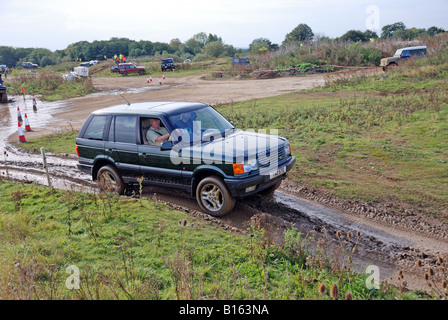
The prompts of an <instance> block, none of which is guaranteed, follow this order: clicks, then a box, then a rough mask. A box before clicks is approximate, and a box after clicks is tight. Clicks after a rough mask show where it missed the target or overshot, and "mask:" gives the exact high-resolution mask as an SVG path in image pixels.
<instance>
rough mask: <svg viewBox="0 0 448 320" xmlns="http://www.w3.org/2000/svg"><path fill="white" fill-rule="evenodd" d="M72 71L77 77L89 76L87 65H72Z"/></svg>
mask: <svg viewBox="0 0 448 320" xmlns="http://www.w3.org/2000/svg"><path fill="white" fill-rule="evenodd" d="M73 72H74V73H75V75H76V76H77V77H81V78H87V77H89V68H87V67H74V68H73Z"/></svg>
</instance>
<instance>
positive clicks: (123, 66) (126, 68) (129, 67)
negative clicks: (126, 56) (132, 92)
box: [117, 62, 146, 76]
mask: <svg viewBox="0 0 448 320" xmlns="http://www.w3.org/2000/svg"><path fill="white" fill-rule="evenodd" d="M117 72H118V73H119V74H121V75H123V76H127V75H128V74H129V73H138V74H139V75H142V74H145V72H146V70H145V67H142V66H136V65H135V64H134V63H131V62H130V63H119V64H118V71H117Z"/></svg>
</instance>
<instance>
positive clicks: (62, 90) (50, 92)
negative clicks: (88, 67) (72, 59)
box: [8, 73, 95, 101]
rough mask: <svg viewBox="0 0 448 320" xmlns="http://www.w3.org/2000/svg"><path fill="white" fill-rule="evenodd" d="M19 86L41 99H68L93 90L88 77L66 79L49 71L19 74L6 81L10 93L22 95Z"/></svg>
mask: <svg viewBox="0 0 448 320" xmlns="http://www.w3.org/2000/svg"><path fill="white" fill-rule="evenodd" d="M21 86H22V88H23V89H24V91H25V93H26V94H37V95H41V99H42V100H47V101H57V100H64V99H69V98H73V97H78V96H82V95H86V94H88V93H92V92H94V91H95V90H94V88H93V85H92V81H91V79H90V78H79V79H76V80H73V81H66V80H65V79H64V78H63V77H62V76H61V75H57V74H50V73H39V74H37V75H28V74H25V75H19V76H15V77H14V78H13V79H12V81H11V82H9V81H8V91H9V92H10V93H12V94H17V95H22V90H21Z"/></svg>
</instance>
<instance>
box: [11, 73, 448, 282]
mask: <svg viewBox="0 0 448 320" xmlns="http://www.w3.org/2000/svg"><path fill="white" fill-rule="evenodd" d="M166 76H167V77H166V79H165V80H163V81H162V85H159V83H158V79H157V78H156V79H154V78H153V79H152V80H153V81H152V83H150V84H148V83H147V81H146V77H137V76H129V77H119V78H93V84H94V87H95V88H96V89H97V90H98V91H99V92H98V93H97V94H93V95H88V96H85V97H80V98H75V99H70V100H69V101H68V103H69V105H68V106H66V107H64V108H63V110H58V112H57V113H56V114H54V116H55V117H56V118H58V119H62V121H60V122H58V124H57V126H59V127H62V128H64V127H65V128H67V127H70V128H74V129H79V128H80V127H81V125H82V123H83V122H84V120H85V118H86V117H87V115H88V114H89V113H90V112H91V111H93V110H96V109H99V108H103V107H107V106H112V105H116V104H122V103H125V100H124V99H123V98H122V97H120V96H119V95H118V93H122V94H123V96H124V97H125V98H126V99H127V100H128V101H129V102H131V103H133V102H140V101H167V100H183V101H202V102H207V103H210V104H212V105H214V104H221V103H229V102H232V101H242V100H249V99H253V98H262V97H271V96H275V95H279V94H284V93H288V92H297V91H299V90H302V89H310V88H313V87H316V86H320V85H323V84H324V83H325V80H326V78H325V76H323V75H311V76H306V77H304V76H302V77H287V78H276V79H266V80H244V81H232V80H203V79H201V77H188V78H170V76H169V73H168V74H166ZM54 130H55V129H54V128H52V129H51V131H54ZM48 132H49V130H48V129H45V128H34V132H31V133H28V134H27V138H28V139H32V138H33V137H36V136H41V135H43V134H46V133H48ZM13 140H16V137H13ZM62 171H63V170H62ZM61 177H62V174H61ZM81 180H82V179H81ZM280 191H281V193H279V194H278V195H277V197H276V198H277V199H276V200H275V201H273V200H272V199H271V200H269V199H257V200H254V199H248V200H245V201H242V202H240V203H239V204H238V205H237V207H236V209H235V210H234V212H232V213H231V214H230V215H229V216H227V217H225V218H223V219H220V220H216V219H212V220H215V221H217V222H218V223H221V224H224V225H226V226H228V227H231V228H236V229H238V230H245V229H246V227H247V226H248V224H249V223H250V222H251V221H254V220H257V221H263V223H264V225H265V227H267V228H270V229H271V230H272V234H273V235H274V237H275V235H276V234H278V233H277V232H276V231H281V230H284V228H286V227H290V226H294V227H296V228H298V229H299V230H300V231H302V232H304V233H307V232H311V231H312V232H315V233H317V234H319V235H320V236H322V235H323V234H324V232H323V231H322V230H323V229H324V230H326V231H325V232H327V233H328V234H329V238H330V239H332V240H335V241H336V242H337V241H338V239H336V238H335V234H336V231H337V230H341V231H344V232H345V233H346V232H348V231H350V232H352V233H354V232H356V231H358V230H361V234H362V235H363V236H365V237H363V238H362V240H361V241H360V244H359V246H358V254H357V255H356V260H357V262H358V263H359V265H361V266H364V267H365V266H367V265H371V264H375V265H379V266H380V267H381V270H382V280H388V281H389V282H393V283H395V282H396V281H395V278H396V275H397V274H398V270H399V269H403V270H407V273H405V275H406V279H404V280H405V281H407V283H408V286H409V288H419V289H423V290H425V289H428V287H427V285H426V283H425V282H424V281H423V277H422V275H420V274H419V272H420V271H418V272H415V271H416V268H415V263H416V261H417V259H422V260H423V261H424V262H425V263H427V264H428V265H434V264H435V260H436V259H437V257H438V256H439V255H441V256H444V257H445V258H446V257H448V245H447V244H448V242H447V239H448V229H447V228H446V226H444V225H443V224H441V223H440V222H438V221H435V220H430V219H429V218H427V217H425V216H419V215H412V216H407V215H406V214H404V213H400V212H399V210H395V208H387V207H385V206H381V204H377V205H373V206H372V205H371V204H365V203H352V202H347V201H343V200H340V199H336V198H334V197H331V196H330V195H328V194H325V193H322V192H319V191H318V190H310V189H308V188H306V187H304V186H300V185H297V184H295V183H293V182H291V181H289V180H288V181H285V182H284V183H283V184H282V188H281V189H280ZM154 192H156V193H157V199H159V201H163V202H167V203H169V204H170V205H174V206H178V207H179V208H180V209H183V210H185V211H188V212H190V213H194V214H199V213H198V208H197V205H196V203H195V201H194V199H192V198H191V197H190V196H188V195H183V196H181V195H177V194H176V195H175V196H174V195H173V194H172V193H171V192H170V191H169V190H168V191H164V190H151V189H149V190H146V193H147V194H149V195H151V194H153V193H154ZM207 219H209V217H207ZM361 269H362V268H361Z"/></svg>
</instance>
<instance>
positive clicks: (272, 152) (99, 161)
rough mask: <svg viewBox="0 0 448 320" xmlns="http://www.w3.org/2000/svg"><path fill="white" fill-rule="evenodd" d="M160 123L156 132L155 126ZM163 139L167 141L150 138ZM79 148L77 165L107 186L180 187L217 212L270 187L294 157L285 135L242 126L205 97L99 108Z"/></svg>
mask: <svg viewBox="0 0 448 320" xmlns="http://www.w3.org/2000/svg"><path fill="white" fill-rule="evenodd" d="M154 123H155V124H156V125H157V126H158V130H157V132H155V131H150V130H152V129H151V128H150V126H151V125H154ZM156 129H157V128H156ZM148 131H150V134H147V133H148ZM168 135H169V137H168ZM157 137H163V139H166V140H165V141H164V142H163V141H160V142H157V143H156V142H154V141H151V139H157ZM156 141H157V140H156ZM76 150H77V154H78V168H79V169H80V170H81V171H83V172H85V173H88V174H89V175H91V176H92V179H93V180H96V181H98V182H99V186H100V187H101V188H102V189H103V190H108V191H113V192H117V193H119V194H123V193H125V190H126V188H128V187H129V185H130V184H134V185H139V184H140V183H142V184H144V185H146V184H147V185H151V186H155V187H157V186H159V187H168V188H174V190H176V189H177V190H179V189H181V190H185V191H187V192H188V193H190V194H191V195H192V196H195V197H196V200H197V202H198V204H199V207H200V208H201V210H203V211H204V212H206V213H208V214H210V215H213V216H223V215H225V214H227V213H229V212H230V211H232V209H233V207H234V205H235V203H236V200H237V199H240V198H244V197H247V196H250V195H254V194H257V193H272V192H273V191H274V190H275V189H277V188H278V187H279V186H280V184H281V182H282V180H283V179H285V178H286V175H287V173H288V172H289V171H290V170H291V168H292V167H293V165H294V163H295V161H296V159H295V157H294V156H292V154H291V147H290V144H289V142H288V140H287V139H285V138H282V137H278V136H275V135H267V134H264V133H256V132H249V131H242V130H238V129H236V128H235V127H234V126H233V124H232V123H231V122H229V121H228V120H227V119H226V118H224V117H223V116H222V115H221V114H220V113H219V112H218V111H216V110H215V109H214V108H213V107H211V106H210V105H208V104H205V103H200V102H180V101H174V102H170V101H152V102H141V103H132V104H123V105H118V106H114V107H108V108H104V109H100V110H97V111H94V112H93V113H91V114H90V116H89V117H88V118H87V119H86V121H85V123H84V125H83V127H82V128H81V130H80V132H79V134H78V137H77V139H76ZM141 177H143V181H142V180H140V179H139V178H141ZM137 179H138V180H137ZM174 192H175V191H174Z"/></svg>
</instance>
